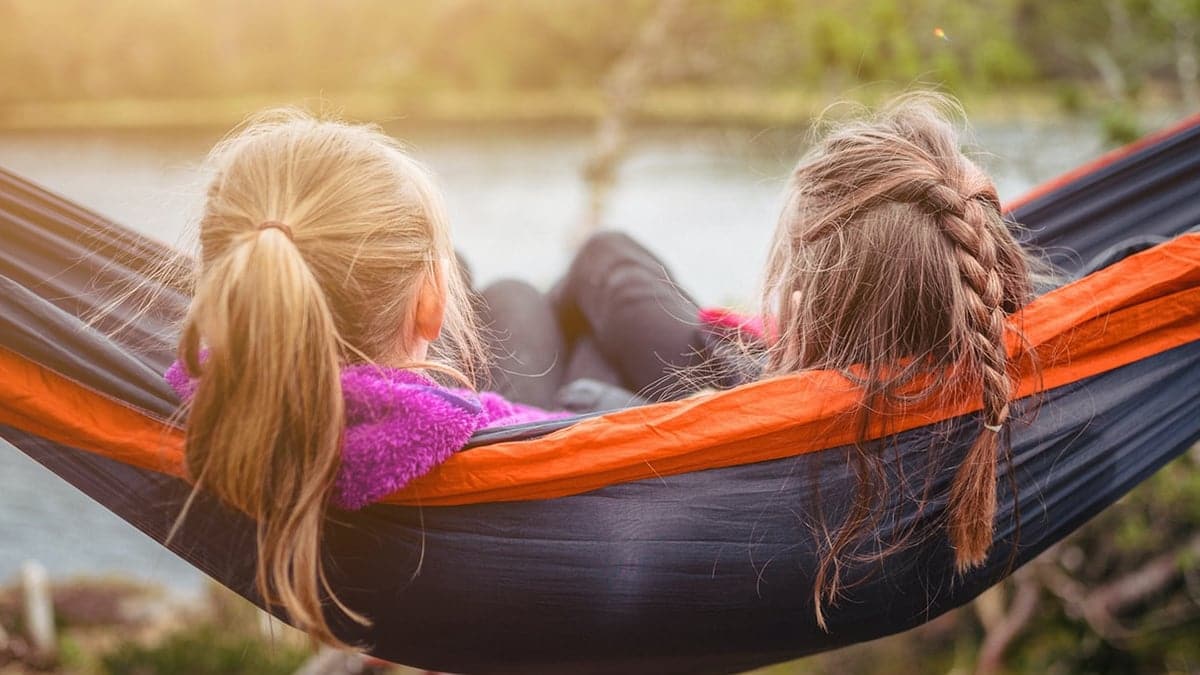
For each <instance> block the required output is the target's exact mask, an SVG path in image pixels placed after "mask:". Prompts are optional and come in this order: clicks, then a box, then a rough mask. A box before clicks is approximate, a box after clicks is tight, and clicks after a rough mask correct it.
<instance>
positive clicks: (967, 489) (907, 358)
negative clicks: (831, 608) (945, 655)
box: [763, 94, 1034, 625]
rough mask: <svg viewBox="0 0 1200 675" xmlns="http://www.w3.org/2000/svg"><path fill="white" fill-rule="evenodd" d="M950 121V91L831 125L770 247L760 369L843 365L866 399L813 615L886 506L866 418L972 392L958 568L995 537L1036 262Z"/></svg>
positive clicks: (961, 479) (951, 519) (956, 484)
mask: <svg viewBox="0 0 1200 675" xmlns="http://www.w3.org/2000/svg"><path fill="white" fill-rule="evenodd" d="M954 118H960V119H961V110H960V109H959V108H958V107H957V105H956V104H955V103H954V102H953V101H951V100H950V99H948V98H946V97H943V96H940V95H936V94H910V95H907V96H904V97H901V98H900V99H897V100H896V101H894V102H892V103H891V104H890V105H888V106H886V107H885V108H883V109H882V110H881V112H879V113H878V114H877V115H875V116H874V117H868V118H864V119H856V120H853V121H850V122H845V123H842V124H841V125H839V126H837V127H835V128H834V129H832V130H831V131H829V132H828V133H827V134H825V135H824V137H823V138H822V139H820V140H819V141H818V142H817V143H816V145H815V147H814V148H813V150H812V151H811V152H810V153H809V154H808V155H807V156H806V157H805V158H803V159H802V160H801V161H800V163H799V165H798V166H797V167H796V169H795V171H794V172H793V175H792V178H791V181H790V184H789V187H788V192H787V199H786V203H785V206H784V210H783V213H782V215H781V217H780V220H779V224H778V227H777V229H776V233H775V239H774V242H773V244H772V248H771V254H770V257H769V260H768V264H767V270H766V283H765V287H764V294H763V298H764V300H763V303H764V306H763V311H764V313H765V314H768V315H772V316H775V317H777V319H778V322H779V340H778V341H777V342H776V343H775V344H774V345H773V346H772V348H771V350H770V352H769V354H768V365H767V374H769V375H771V374H780V373H786V372H795V371H799V370H808V369H831V370H839V371H841V372H843V373H845V374H846V376H847V377H848V378H850V379H851V380H852V381H854V382H856V383H857V384H858V385H859V386H860V387H861V388H862V390H863V392H864V397H865V398H864V404H863V406H862V408H861V415H860V433H861V437H862V439H863V440H862V442H860V443H859V444H857V446H856V447H855V448H854V449H853V450H852V453H853V454H852V459H853V461H852V467H853V468H854V470H855V473H856V478H857V481H856V487H855V494H854V496H853V499H852V501H851V503H850V506H849V510H848V511H847V512H846V513H845V515H844V517H842V518H841V519H840V521H839V522H836V523H825V522H822V523H820V524H819V526H820V527H821V528H822V530H823V531H822V534H823V536H821V537H819V539H820V540H821V541H822V542H824V543H823V544H822V545H823V547H824V551H823V556H822V560H821V563H820V565H819V568H818V570H817V574H816V580H815V585H814V599H815V602H816V606H817V616H818V621H819V622H820V623H821V624H822V625H824V617H823V615H822V613H821V607H822V605H823V602H824V601H826V600H828V601H832V600H834V599H836V597H837V595H838V592H839V584H840V583H841V582H840V578H841V573H840V570H841V567H842V565H843V563H844V562H845V560H846V559H847V558H848V557H849V556H850V555H851V554H852V553H853V552H854V551H855V550H856V546H857V544H859V543H861V542H862V541H863V539H864V538H865V537H866V536H867V535H868V534H869V533H870V532H871V531H873V530H874V529H875V526H876V525H877V524H878V523H879V521H880V519H881V517H882V515H883V514H881V513H879V510H880V509H879V508H878V505H879V504H880V502H881V500H880V496H879V495H880V493H881V489H880V488H881V484H882V482H883V480H884V478H885V476H886V471H885V468H884V466H883V460H882V457H880V454H881V453H880V452H879V448H880V447H882V446H881V445H879V444H876V445H874V446H871V447H868V444H867V443H866V438H867V433H868V429H869V428H871V427H872V423H873V422H874V423H875V424H882V425H883V428H884V429H885V430H887V428H888V427H887V423H888V417H889V416H890V414H892V413H902V412H903V411H904V409H906V408H908V407H910V406H913V405H917V404H921V403H925V404H929V403H941V402H947V403H948V402H950V401H962V400H974V401H979V402H981V403H982V415H981V420H980V429H979V431H978V435H977V437H976V438H975V440H974V442H973V443H972V445H971V447H970V450H969V451H968V452H967V454H966V456H965V458H964V459H963V461H962V462H961V464H960V465H959V467H958V469H957V473H956V474H955V476H954V478H953V480H952V482H951V485H950V488H949V496H948V506H947V525H946V527H947V533H948V536H949V539H950V543H951V545H952V546H953V548H954V552H955V563H956V565H957V568H958V570H959V571H965V570H967V569H970V568H971V567H974V566H977V565H979V564H981V563H982V562H983V560H984V559H985V558H986V556H987V553H988V551H989V550H990V548H991V545H992V538H993V529H994V519H995V513H996V464H997V462H998V461H999V460H1000V457H998V454H999V453H1000V452H1001V446H1002V444H1001V443H1000V440H1001V438H1000V436H1001V433H1002V431H1003V429H1004V428H1005V425H1006V423H1007V422H1008V420H1009V416H1010V401H1011V400H1012V398H1013V393H1014V388H1013V379H1012V370H1013V360H1012V359H1010V357H1009V352H1008V348H1007V342H1008V341H1009V339H1010V338H1015V341H1016V343H1017V344H1021V343H1022V341H1021V339H1020V337H1021V336H1020V331H1019V329H1018V328H1017V327H1015V326H1014V325H1013V324H1012V323H1011V322H1010V321H1008V317H1009V315H1010V314H1012V313H1014V312H1015V311H1017V310H1018V309H1020V308H1021V307H1022V306H1023V305H1024V304H1026V303H1027V302H1028V301H1029V299H1030V298H1031V297H1032V284H1031V281H1030V279H1031V269H1032V268H1033V266H1034V262H1033V261H1032V259H1031V258H1030V257H1029V256H1028V254H1027V253H1026V252H1025V251H1024V250H1023V249H1022V248H1021V246H1020V244H1019V243H1018V242H1017V241H1016V239H1015V237H1014V236H1013V234H1012V232H1011V231H1010V228H1009V226H1008V224H1006V223H1005V222H1004V220H1003V219H1002V217H1001V212H1000V202H999V198H998V197H997V194H996V189H995V187H994V185H993V184H992V181H991V180H990V179H989V178H988V177H987V175H986V174H985V173H984V172H983V171H982V170H980V169H979V167H977V166H976V165H975V164H974V163H973V162H972V161H971V160H970V159H968V158H967V157H966V156H965V155H964V154H963V152H962V151H961V149H960V147H959V137H960V134H959V130H958V129H957V128H956V126H955V125H954V124H953V123H952V122H951V121H950V120H951V119H954ZM931 399H936V400H931ZM872 447H873V448H874V449H872ZM899 545H900V544H899V543H897V542H894V543H893V545H892V546H890V547H882V548H879V549H877V550H878V551H879V552H878V554H877V557H881V556H884V555H887V553H888V552H889V551H892V550H895V548H896V547H897V546H899ZM856 559H858V560H861V557H858V558H856Z"/></svg>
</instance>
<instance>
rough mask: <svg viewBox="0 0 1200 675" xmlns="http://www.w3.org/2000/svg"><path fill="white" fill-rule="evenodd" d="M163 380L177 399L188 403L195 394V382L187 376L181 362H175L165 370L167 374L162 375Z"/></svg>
mask: <svg viewBox="0 0 1200 675" xmlns="http://www.w3.org/2000/svg"><path fill="white" fill-rule="evenodd" d="M163 379H164V380H166V381H167V384H169V385H171V388H172V389H174V390H175V393H176V394H178V395H179V398H180V399H182V400H184V401H190V400H191V398H192V396H194V395H195V394H196V381H195V380H193V379H192V378H191V377H189V376H188V374H187V368H185V367H184V365H183V361H175V362H174V363H172V364H171V367H170V368H167V372H165V373H163Z"/></svg>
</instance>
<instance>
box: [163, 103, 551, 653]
mask: <svg viewBox="0 0 1200 675" xmlns="http://www.w3.org/2000/svg"><path fill="white" fill-rule="evenodd" d="M211 160H212V163H213V167H214V169H215V175H214V178H213V179H212V183H211V185H210V187H209V189H208V195H207V200H206V202H205V204H204V210H203V214H202V217H201V219H200V227H199V230H200V231H199V245H200V251H199V256H198V262H197V266H196V272H195V289H194V298H193V300H192V303H191V306H190V308H189V311H188V313H187V317H186V319H185V321H184V324H183V327H182V333H181V339H180V344H179V359H180V360H179V362H178V363H176V364H175V365H174V366H173V367H172V368H171V370H170V371H168V373H167V379H168V381H170V382H171V384H172V385H173V386H174V387H175V388H176V389H177V391H179V393H180V394H181V396H182V397H183V398H184V399H185V400H186V401H187V402H188V408H187V440H186V459H187V469H188V472H189V474H190V476H191V477H192V479H193V480H194V481H195V484H196V486H197V489H202V490H205V491H208V492H210V493H212V494H214V495H216V496H217V497H219V498H220V499H221V500H223V501H224V502H225V503H227V504H230V505H232V506H233V507H235V508H237V509H240V510H241V511H243V512H245V513H247V514H249V515H250V516H252V517H253V518H255V520H256V521H257V524H258V525H257V527H258V536H257V542H258V563H257V587H258V591H259V593H260V594H261V595H262V597H263V599H264V600H265V601H266V603H267V604H268V605H275V606H277V607H279V608H282V609H283V610H284V611H285V612H286V613H287V616H288V617H289V619H290V621H291V622H292V623H293V624H294V625H296V626H297V627H299V628H301V629H303V630H306V631H308V632H310V633H311V634H313V635H314V636H316V637H317V638H319V639H321V640H323V641H326V642H332V643H337V642H338V639H337V638H336V636H334V635H333V634H332V632H331V631H330V628H329V625H328V623H327V622H326V619H325V615H324V612H323V606H322V599H321V598H322V596H323V595H324V596H326V597H328V598H329V599H331V600H332V601H333V602H334V603H336V604H337V606H338V607H339V608H340V609H341V610H342V611H343V612H345V613H346V614H347V615H349V616H351V617H352V618H354V619H356V620H358V621H360V622H365V621H366V620H367V618H366V617H361V616H359V615H357V614H355V613H354V612H353V611H352V610H351V609H350V608H347V607H345V606H342V605H341V604H340V603H339V602H338V600H337V597H336V596H335V595H334V593H333V591H332V589H331V588H330V587H329V584H328V583H327V582H326V580H325V576H324V572H323V570H322V566H321V553H320V549H321V539H322V530H323V522H324V518H325V512H326V510H327V508H328V507H329V506H331V505H332V506H337V507H342V508H358V507H361V506H363V505H365V504H367V503H369V502H371V501H374V500H376V499H378V498H380V497H382V496H383V495H385V494H387V493H389V492H391V491H393V490H395V489H398V488H399V487H402V486H403V485H404V484H405V483H407V482H408V481H410V480H412V479H413V478H415V477H417V476H419V475H421V474H423V473H425V472H427V471H429V470H430V469H431V468H432V467H433V466H435V465H436V464H437V463H438V462H440V461H442V460H444V459H445V458H446V457H448V456H449V455H450V454H451V453H453V452H455V451H456V450H458V449H459V448H461V447H462V445H463V443H465V442H466V440H467V439H468V438H469V436H470V435H471V433H472V432H474V431H475V430H477V429H478V428H481V427H485V426H491V425H498V424H510V423H517V422H523V421H530V420H536V419H543V418H545V417H548V416H551V415H548V414H547V413H544V412H542V411H540V410H537V409H534V408H528V407H524V406H519V405H516V404H511V403H509V402H508V401H505V400H504V399H502V398H500V397H499V396H497V395H495V394H490V393H484V394H478V395H476V394H474V393H473V392H470V391H466V390H461V389H447V388H444V387H442V386H440V385H438V384H437V383H436V382H434V381H433V380H432V379H430V377H429V376H428V375H427V374H426V373H428V372H433V373H439V374H441V375H446V376H449V377H450V378H451V379H453V380H456V381H460V382H466V381H467V380H468V378H467V374H469V373H471V372H472V368H473V367H474V366H475V365H476V364H477V363H478V354H479V353H480V341H479V337H478V335H477V333H476V330H475V325H474V320H473V318H472V315H471V313H470V311H469V304H468V302H467V289H466V288H465V287H464V283H463V281H462V277H461V275H460V274H458V271H457V269H456V268H455V267H453V266H452V264H451V262H450V261H452V260H453V255H454V254H453V249H452V246H451V242H450V238H449V231H448V228H447V223H446V218H445V214H444V213H443V208H442V205H441V198H440V196H439V194H438V191H437V189H436V188H435V187H434V185H433V181H432V180H431V178H430V176H429V174H428V172H426V170H425V169H424V168H422V167H421V165H419V164H418V163H417V162H416V161H414V160H413V159H411V158H410V157H408V156H407V155H406V154H405V153H404V152H402V151H401V149H400V148H399V147H398V146H397V144H396V143H395V142H394V141H392V140H391V139H390V138H388V137H387V136H386V135H384V134H382V133H381V132H379V131H378V130H376V129H373V128H370V127H363V126H352V125H348V124H343V123H339V122H329V121H320V120H317V119H313V118H311V117H308V116H306V115H303V114H300V113H297V112H289V111H283V112H273V113H269V114H267V115H264V116H262V117H260V118H259V119H256V120H254V121H252V122H250V123H249V124H247V125H246V126H244V127H243V128H241V129H240V130H238V131H237V132H235V133H234V134H233V135H232V136H230V137H229V138H228V139H227V140H225V141H223V142H222V143H221V144H219V145H218V146H217V147H216V149H215V150H214V151H213V153H212V156H211ZM435 340H436V341H437V343H436V347H437V349H436V352H435V351H434V350H433V347H432V346H431V345H433V344H434V341H435Z"/></svg>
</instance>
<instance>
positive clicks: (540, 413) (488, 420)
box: [478, 391, 571, 429]
mask: <svg viewBox="0 0 1200 675" xmlns="http://www.w3.org/2000/svg"><path fill="white" fill-rule="evenodd" d="M478 396H479V403H480V405H482V406H483V416H484V421H483V428H485V429H489V428H491V427H504V426H509V425H512V424H524V423H526V422H545V421H546V420H558V419H563V418H565V417H570V416H571V413H569V412H549V411H546V410H542V409H541V408H535V407H533V406H531V405H524V404H522V403H513V402H512V401H509V400H508V399H506V398H504V397H503V396H501V395H500V394H497V393H496V392H494V391H484V392H480V393H479V394H478Z"/></svg>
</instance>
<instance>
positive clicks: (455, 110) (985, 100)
mask: <svg viewBox="0 0 1200 675" xmlns="http://www.w3.org/2000/svg"><path fill="white" fill-rule="evenodd" d="M899 90H900V89H899V88H896V87H883V86H874V87H866V86H863V87H857V88H853V89H850V90H847V91H843V92H841V93H836V94H835V93H830V92H823V91H803V90H800V89H780V90H773V91H762V90H747V89H738V88H730V87H726V88H697V87H675V88H661V89H657V90H654V91H652V92H650V93H648V94H647V95H646V96H645V97H644V98H643V99H642V100H641V101H639V102H638V103H637V105H635V106H634V108H633V113H632V115H631V122H632V124H634V125H636V126H661V125H675V126H725V127H739V126H740V127H748V128H763V127H781V128H802V127H807V126H808V125H809V124H810V123H811V121H812V120H813V119H815V118H816V117H818V116H820V115H822V114H823V112H824V111H826V110H827V109H830V108H831V104H834V103H836V102H841V101H850V102H851V103H865V104H871V103H875V102H878V101H881V100H883V99H885V98H887V97H888V96H890V95H891V94H893V93H896V92H897V91H899ZM1083 91H1084V93H1083V94H1081V97H1082V101H1083V103H1082V106H1081V108H1080V109H1079V110H1075V111H1073V112H1072V111H1069V110H1067V108H1066V106H1065V104H1064V99H1063V94H1062V90H1061V88H1060V89H1059V90H1055V89H1054V88H1053V87H1052V86H1049V85H1047V86H1043V87H1040V88H1020V89H1013V90H1008V91H1004V92H995V91H993V92H970V91H967V92H963V93H961V94H960V100H961V101H962V102H963V106H964V108H965V109H966V111H967V114H968V116H969V117H970V118H971V119H972V120H978V121H997V120H1003V121H1014V120H1015V121H1020V120H1024V119H1037V120H1040V121H1046V120H1053V121H1069V120H1071V119H1083V120H1089V121H1090V120H1092V119H1095V118H1096V117H1098V116H1099V115H1100V114H1101V113H1102V112H1103V108H1102V107H1101V106H1102V105H1103V104H1104V103H1105V101H1104V100H1103V97H1102V96H1101V95H1100V94H1099V93H1097V92H1094V91H1090V90H1083ZM278 106H297V107H302V108H306V109H310V110H313V111H314V112H317V113H320V114H335V115H338V116H342V117H346V118H349V119H352V120H360V121H373V122H378V123H381V124H384V125H387V126H405V125H411V126H429V127H437V126H447V127H462V126H472V127H497V126H524V125H530V126H543V125H564V126H566V125H591V124H594V123H595V122H596V120H597V119H599V118H600V116H601V115H602V114H604V111H605V102H604V99H603V96H602V92H600V91H599V90H596V89H581V90H575V91H568V90H544V91H525V92H517V91H505V92H460V91H433V92H426V93H403V92H392V93H388V92H379V91H347V92H317V93H312V92H291V93H288V92H280V93H263V94H250V95H238V96H223V97H197V98H107V99H74V100H60V101H10V102H0V132H36V131H79V130H110V131H121V130H185V129H190V130H198V129H227V128H230V127H232V126H234V125H236V124H238V123H239V122H241V121H242V120H244V119H245V118H246V117H247V116H248V115H250V114H252V113H254V112H255V111H258V110H262V109H264V108H270V107H278ZM1181 108H1182V106H1181V105H1180V104H1178V103H1176V102H1173V101H1172V100H1171V99H1170V98H1169V97H1167V96H1166V95H1165V94H1162V93H1152V94H1151V95H1148V96H1147V97H1146V100H1145V102H1143V103H1142V104H1141V105H1140V106H1139V110H1140V111H1141V113H1143V114H1146V115H1150V116H1153V117H1158V116H1161V115H1165V114H1172V113H1174V112H1175V111H1177V110H1181ZM836 109H837V106H833V107H832V110H833V111H834V112H836Z"/></svg>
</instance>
